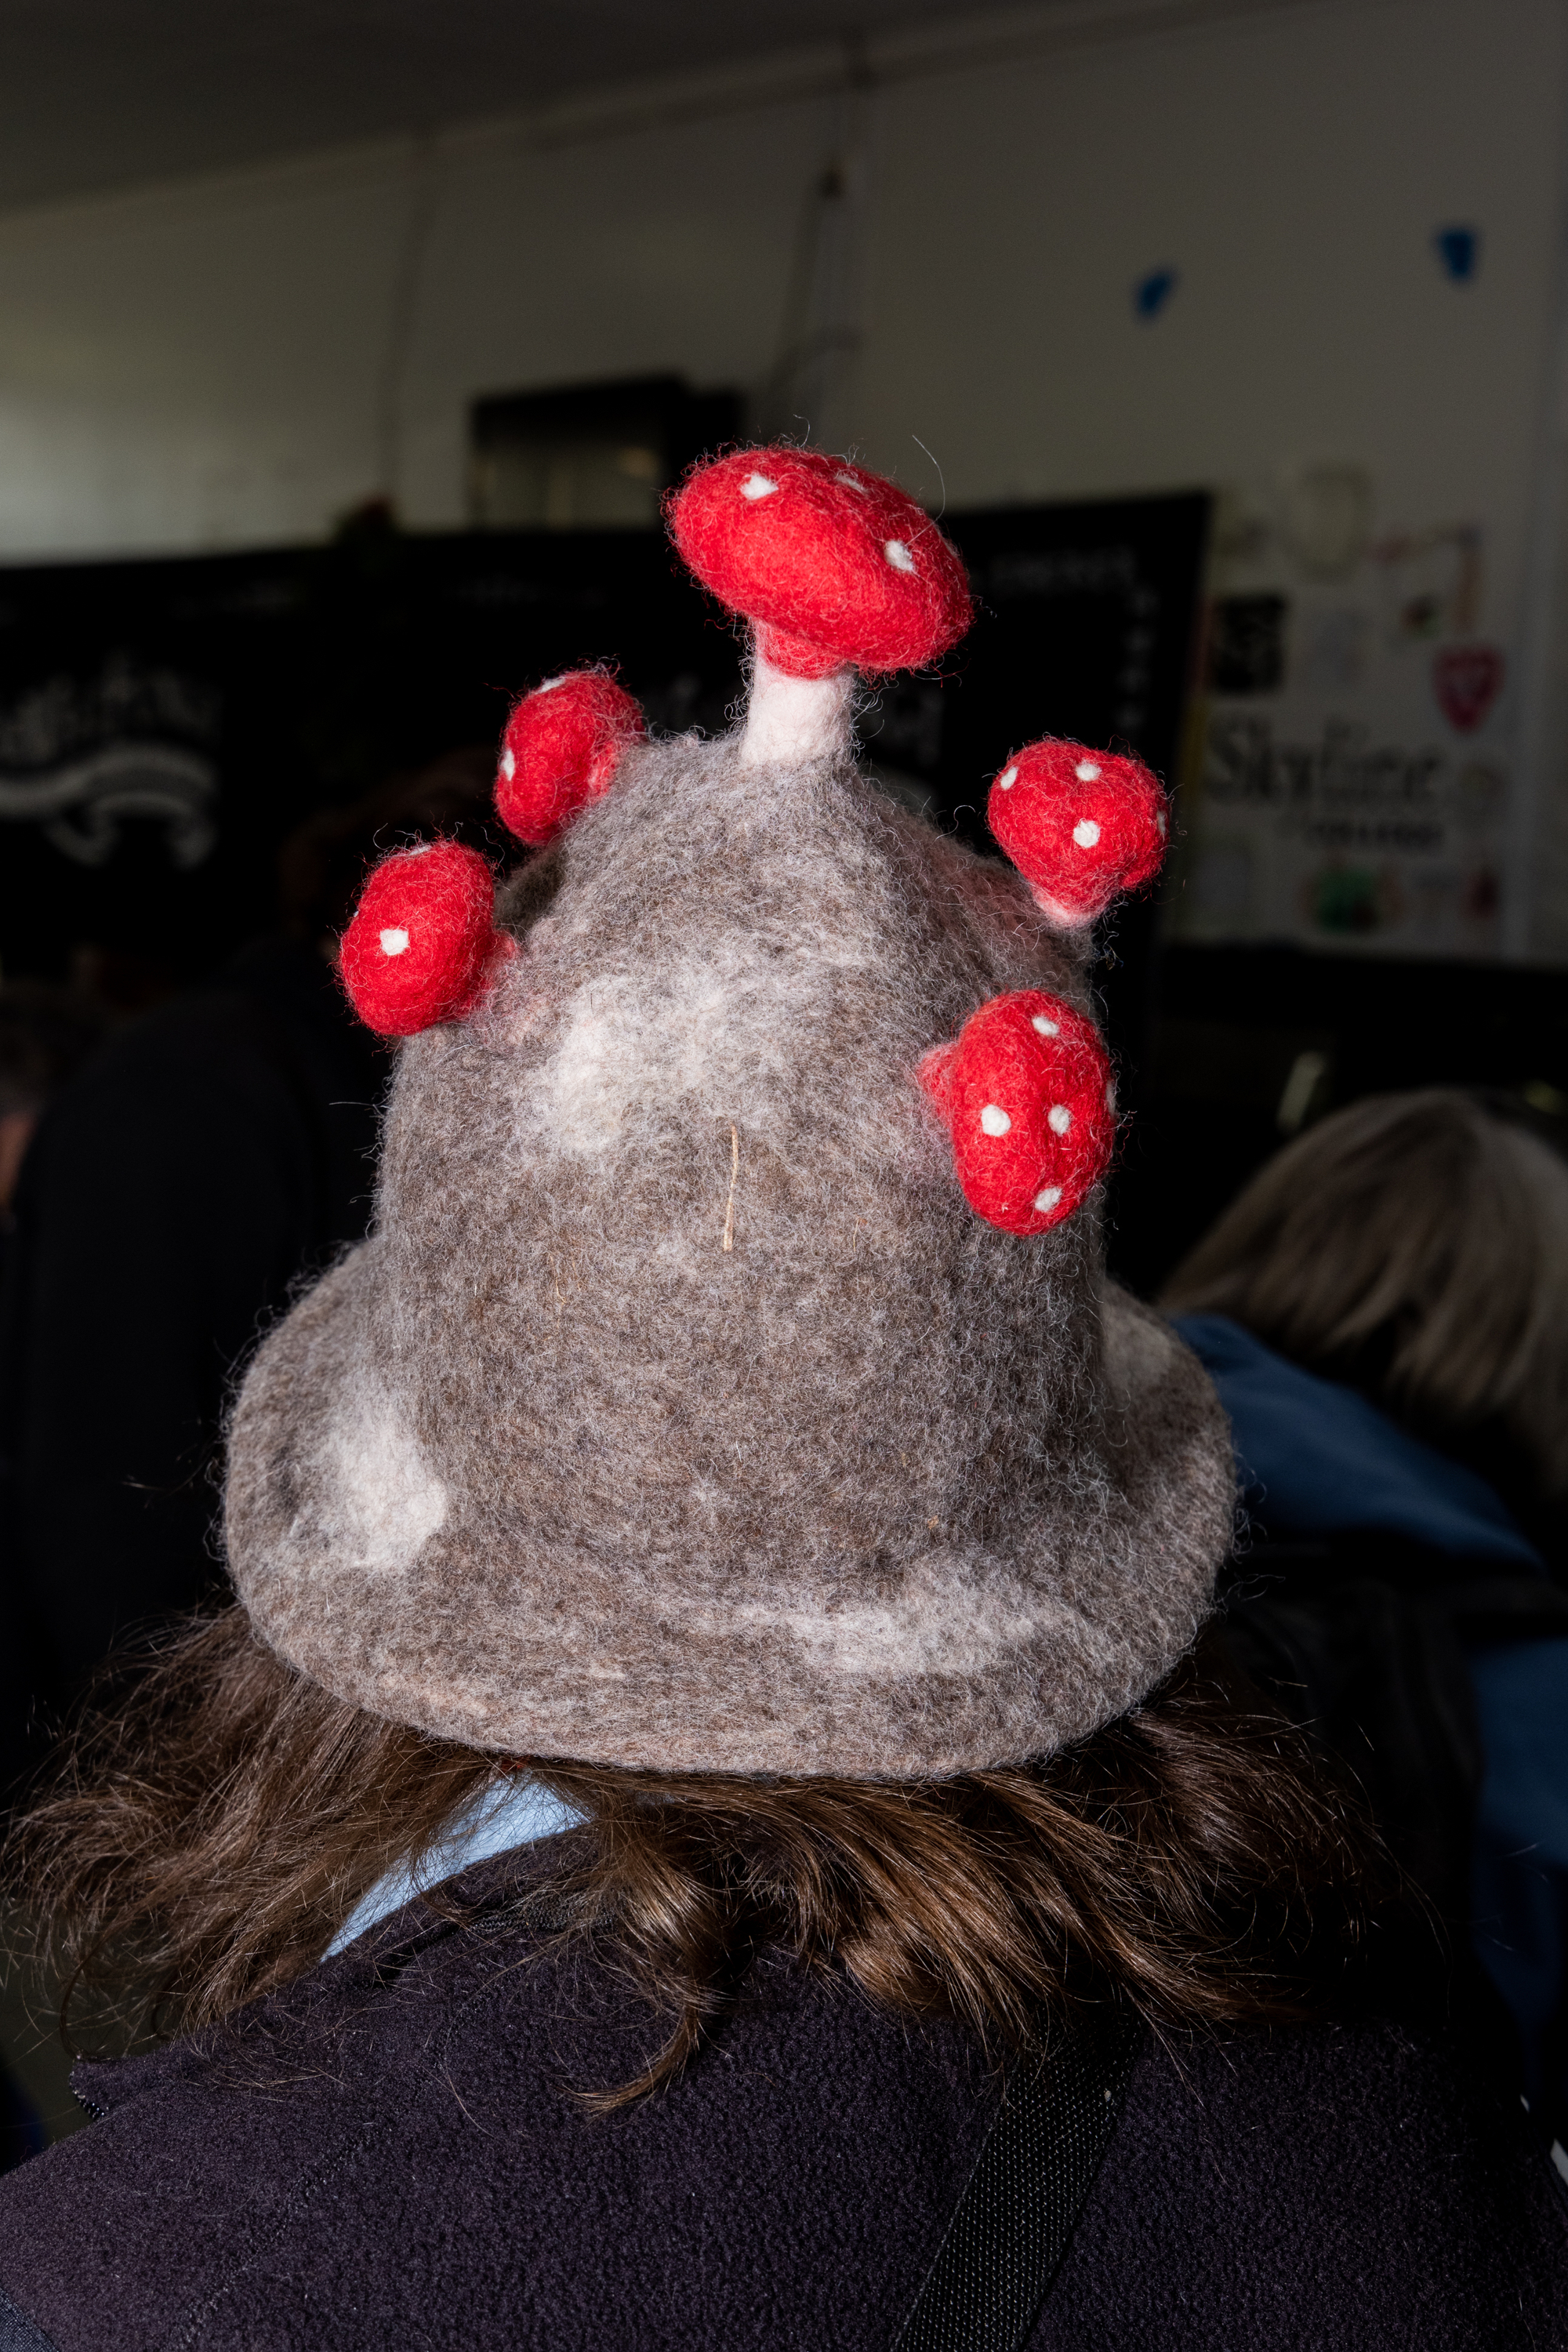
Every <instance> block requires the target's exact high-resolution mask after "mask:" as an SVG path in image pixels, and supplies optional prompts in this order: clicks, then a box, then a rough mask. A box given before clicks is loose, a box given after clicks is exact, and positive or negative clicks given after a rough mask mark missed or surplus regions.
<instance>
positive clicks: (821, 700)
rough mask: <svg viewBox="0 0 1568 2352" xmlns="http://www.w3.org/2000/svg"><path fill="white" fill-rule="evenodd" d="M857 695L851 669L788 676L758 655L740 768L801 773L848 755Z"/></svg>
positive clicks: (753, 659)
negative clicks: (799, 770) (813, 762)
mask: <svg viewBox="0 0 1568 2352" xmlns="http://www.w3.org/2000/svg"><path fill="white" fill-rule="evenodd" d="M854 690H855V672H854V671H853V669H851V668H849V667H845V668H843V669H836V670H833V671H832V672H830V673H829V675H828V676H827V677H785V675H784V671H783V670H782V669H774V667H773V664H772V663H771V662H769V661H764V660H763V656H762V655H761V654H760V653H757V654H754V655H753V656H752V693H751V699H750V701H749V702H748V704H747V707H746V731H745V733H744V734H743V735H742V738H741V765H742V767H743V768H798V767H801V766H803V765H804V764H805V761H809V760H828V759H831V758H832V757H833V756H834V754H835V753H836V752H838V751H846V750H847V748H848V743H849V712H850V703H851V700H852V698H853V695H854Z"/></svg>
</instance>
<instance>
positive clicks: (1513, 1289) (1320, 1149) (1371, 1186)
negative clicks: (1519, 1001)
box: [1160, 1088, 1568, 1499]
mask: <svg viewBox="0 0 1568 2352" xmlns="http://www.w3.org/2000/svg"><path fill="white" fill-rule="evenodd" d="M1160 1304H1161V1306H1162V1307H1163V1308H1164V1309H1165V1310H1166V1312H1167V1313H1172V1314H1187V1315H1195V1314H1215V1315H1228V1316H1230V1317H1231V1318H1233V1319H1234V1320H1235V1321H1236V1322H1237V1323H1243V1324H1245V1325H1246V1326H1247V1329H1248V1330H1250V1331H1254V1332H1256V1333H1257V1335H1258V1338H1259V1339H1263V1340H1266V1341H1267V1342H1268V1345H1269V1346H1271V1347H1274V1348H1278V1349H1279V1351H1280V1353H1281V1354H1283V1355H1287V1356H1289V1357H1291V1358H1293V1359H1294V1360H1295V1361H1296V1362H1298V1363H1300V1364H1304V1365H1306V1366H1308V1367H1309V1368H1310V1370H1315V1371H1319V1372H1321V1373H1323V1374H1324V1375H1326V1376H1327V1377H1328V1378H1330V1379H1333V1380H1338V1381H1346V1382H1348V1383H1349V1384H1350V1385H1351V1386H1352V1387H1355V1388H1360V1389H1362V1390H1363V1391H1365V1392H1366V1393H1368V1394H1370V1395H1372V1396H1373V1397H1374V1398H1376V1399H1377V1400H1378V1401H1379V1402H1382V1403H1384V1405H1386V1406H1387V1408H1388V1409H1389V1411H1390V1412H1393V1413H1394V1416H1395V1417H1396V1418H1397V1419H1398V1420H1400V1421H1402V1422H1404V1423H1405V1424H1406V1425H1407V1426H1408V1427H1410V1428H1411V1429H1413V1430H1414V1431H1415V1433H1417V1434H1418V1435H1422V1436H1426V1437H1429V1438H1431V1439H1433V1440H1434V1441H1435V1442H1436V1443H1438V1444H1448V1445H1450V1446H1451V1447H1454V1448H1455V1449H1456V1450H1459V1451H1464V1452H1467V1453H1468V1454H1471V1455H1473V1456H1475V1457H1477V1458H1479V1460H1480V1461H1481V1462H1482V1463H1483V1465H1485V1466H1487V1467H1489V1468H1491V1469H1493V1470H1494V1471H1498V1472H1500V1473H1501V1474H1502V1478H1503V1483H1505V1484H1522V1485H1523V1486H1525V1487H1526V1488H1532V1489H1533V1490H1534V1492H1535V1494H1536V1495H1537V1496H1540V1497H1542V1498H1546V1499H1556V1498H1561V1497H1563V1496H1568V1168H1565V1167H1564V1166H1563V1162H1562V1160H1560V1159H1559V1158H1558V1157H1557V1154H1556V1153H1555V1152H1554V1151H1552V1150H1551V1149H1550V1148H1549V1147H1548V1146H1547V1145H1546V1144H1544V1143H1541V1142H1538V1141H1537V1139H1535V1137H1534V1136H1532V1135H1531V1134H1529V1133H1528V1132H1526V1130H1525V1129H1522V1128H1520V1127H1517V1126H1513V1125H1510V1124H1509V1123H1508V1122H1506V1121H1505V1120H1503V1119H1500V1118H1494V1117H1492V1116H1491V1115H1490V1114H1489V1112H1487V1111H1486V1110H1484V1109H1483V1108H1481V1106H1480V1105H1479V1103H1477V1102H1474V1101H1472V1100H1471V1099H1470V1097H1468V1096H1466V1095H1462V1094H1455V1093H1448V1092H1446V1091H1442V1090H1440V1089H1436V1088H1434V1089H1432V1090H1431V1091H1429V1092H1426V1093H1421V1094H1407V1095H1373V1096H1371V1097H1368V1098H1367V1100H1365V1101H1364V1102H1359V1103H1353V1104H1352V1106H1351V1107H1350V1108H1349V1109H1347V1110H1341V1111H1335V1112H1334V1113H1333V1114H1332V1116H1331V1117H1330V1118H1325V1119H1323V1120H1322V1121H1321V1123H1320V1124H1319V1125H1318V1126H1316V1127H1313V1128H1310V1129H1308V1131H1307V1133H1306V1134H1305V1135H1303V1136H1300V1138H1298V1139H1297V1140H1296V1141H1295V1142H1294V1143H1291V1144H1289V1145H1287V1147H1286V1148H1285V1150H1283V1151H1281V1152H1279V1154H1278V1156H1277V1157H1276V1158H1275V1159H1273V1160H1270V1161H1269V1162H1268V1166H1267V1167H1266V1168H1265V1169H1263V1170H1262V1171H1261V1172H1260V1173H1259V1174H1258V1175H1257V1176H1255V1177H1254V1178H1253V1180H1252V1181H1251V1183H1250V1184H1248V1185H1247V1187H1246V1189H1245V1190H1244V1191H1243V1192H1241V1193H1239V1194H1238V1196H1237V1199H1236V1200H1235V1201H1233V1202H1232V1203H1231V1205H1230V1207H1229V1208H1228V1209H1227V1210H1226V1212H1225V1214H1224V1215H1223V1216H1222V1217H1221V1218H1220V1219H1219V1220H1218V1222H1217V1223H1215V1225H1213V1226H1212V1227H1211V1228H1210V1230H1209V1232H1208V1233H1207V1234H1205V1237H1204V1239H1203V1240H1202V1241H1201V1242H1200V1243H1199V1244H1198V1245H1197V1247H1196V1248H1195V1249H1194V1250H1193V1251H1192V1252H1191V1253H1190V1255H1188V1256H1187V1257H1185V1258H1184V1260H1183V1261H1182V1263H1181V1265H1179V1266H1178V1267H1177V1269H1176V1271H1175V1273H1174V1274H1173V1276H1171V1279H1170V1280H1169V1282H1168V1283H1167V1284H1166V1286H1165V1287H1164V1290H1163V1293H1162V1294H1161V1298H1160Z"/></svg>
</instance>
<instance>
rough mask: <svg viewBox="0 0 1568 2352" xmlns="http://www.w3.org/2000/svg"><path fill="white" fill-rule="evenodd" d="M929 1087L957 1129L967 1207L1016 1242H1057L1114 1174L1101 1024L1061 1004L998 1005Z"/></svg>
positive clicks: (949, 1050)
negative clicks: (1028, 1238)
mask: <svg viewBox="0 0 1568 2352" xmlns="http://www.w3.org/2000/svg"><path fill="white" fill-rule="evenodd" d="M920 1078H921V1084H922V1086H923V1087H925V1089H926V1092H927V1093H928V1094H929V1095H930V1096H931V1099H932V1101H933V1102H934V1103H935V1104H936V1106H937V1108H938V1109H939V1110H940V1111H941V1112H942V1117H943V1118H945V1119H946V1121H947V1123H948V1126H949V1128H950V1129H952V1158H953V1165H954V1168H955V1169H956V1171H957V1173H958V1181H959V1183H960V1184H961V1185H962V1186H963V1195H964V1198H965V1200H966V1201H967V1202H969V1205H970V1207H971V1208H972V1209H973V1211H974V1212H975V1213H976V1215H978V1216H982V1217H984V1219H985V1221H986V1223H987V1224H992V1225H996V1226H999V1227H1000V1229H1001V1230H1002V1232H1003V1233H1005V1234H1043V1233H1048V1232H1049V1230H1050V1228H1051V1227H1052V1226H1053V1225H1059V1224H1060V1223H1061V1221H1062V1219H1063V1218H1064V1217H1070V1216H1071V1214H1072V1213H1073V1211H1074V1210H1075V1209H1076V1208H1078V1207H1079V1204H1080V1203H1081V1202H1082V1201H1083V1200H1084V1198H1085V1196H1086V1195H1087V1194H1088V1193H1089V1192H1092V1190H1093V1189H1094V1187H1095V1185H1096V1184H1098V1183H1099V1181H1100V1178H1101V1177H1102V1176H1103V1175H1104V1173H1105V1171H1106V1169H1107V1168H1108V1167H1109V1166H1110V1153H1111V1149H1112V1146H1113V1145H1114V1143H1115V1140H1116V1091H1115V1087H1114V1086H1113V1084H1112V1081H1111V1075H1110V1062H1109V1061H1108V1060H1107V1058H1106V1053H1105V1048H1104V1046H1103V1045H1101V1043H1100V1033H1099V1032H1098V1030H1097V1029H1096V1028H1095V1026H1094V1024H1093V1022H1092V1021H1089V1020H1086V1019H1085V1017H1084V1015H1083V1014H1082V1013H1077V1012H1075V1011H1074V1010H1073V1008H1072V1006H1071V1005H1070V1004H1064V1003H1063V1002H1062V1000H1061V998H1060V997H1059V996H1049V995H1047V993H1046V992H1045V991H1044V990H1043V989H1037V988H1026V989H1021V990H1019V991H1018V992H1017V993H1016V994H1015V995H1012V996H994V997H992V998H991V999H990V1001H989V1002H988V1003H984V1004H983V1005H982V1006H981V1007H980V1009H979V1011H978V1012H977V1013H972V1014H971V1015H970V1017H969V1019H968V1021H967V1022H966V1023H965V1024H964V1026H963V1034H962V1035H961V1036H960V1038H959V1039H958V1042H957V1044H956V1045H939V1046H938V1047H937V1049H936V1051H935V1053H933V1054H928V1055H927V1056H926V1058H925V1060H924V1061H923V1062H922V1063H921V1068H920Z"/></svg>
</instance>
